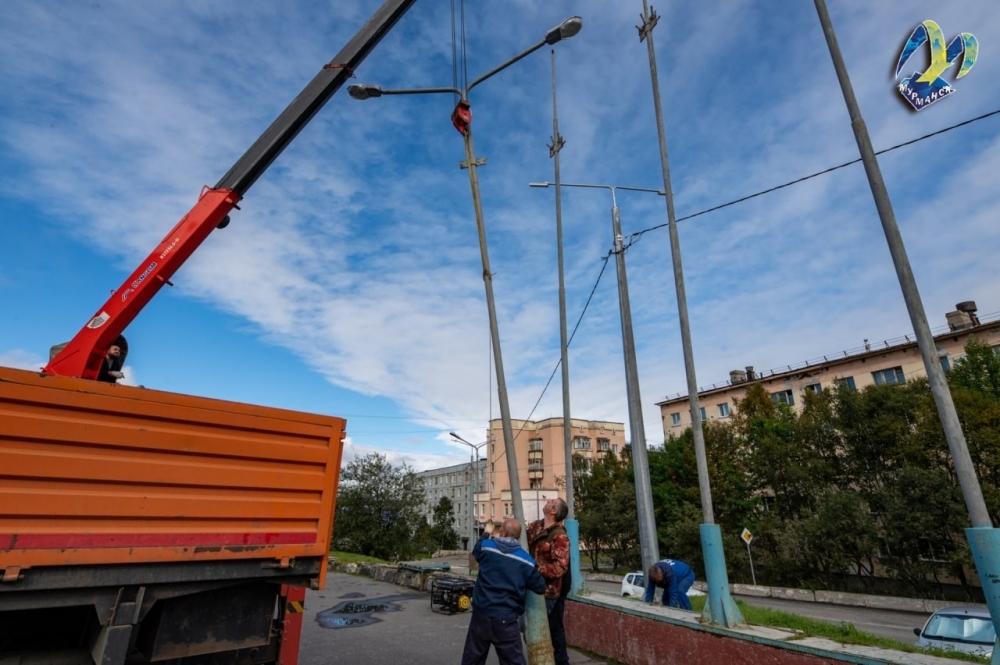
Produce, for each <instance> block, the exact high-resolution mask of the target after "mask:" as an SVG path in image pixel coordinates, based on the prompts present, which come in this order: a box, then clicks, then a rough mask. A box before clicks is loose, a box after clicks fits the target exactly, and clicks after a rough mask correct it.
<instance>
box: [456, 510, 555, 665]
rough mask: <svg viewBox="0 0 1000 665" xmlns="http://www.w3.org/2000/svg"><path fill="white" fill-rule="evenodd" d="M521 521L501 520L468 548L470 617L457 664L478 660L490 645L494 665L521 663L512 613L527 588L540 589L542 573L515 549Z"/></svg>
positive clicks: (519, 610)
mask: <svg viewBox="0 0 1000 665" xmlns="http://www.w3.org/2000/svg"><path fill="white" fill-rule="evenodd" d="M520 536H521V525H520V523H519V522H518V521H517V520H516V519H507V520H504V522H503V524H502V525H501V526H500V529H499V530H498V531H497V534H496V537H495V538H490V537H489V534H484V535H483V537H482V538H480V539H479V542H477V543H476V546H475V547H474V548H473V549H472V556H474V557H475V558H476V561H478V562H479V576H478V577H477V578H476V587H475V589H474V590H473V592H472V619H470V621H469V632H468V634H467V635H466V636H465V650H464V651H463V653H462V665H483V663H485V662H486V656H488V655H489V653H490V645H491V644H492V645H493V648H494V649H496V651H497V659H499V661H500V665H508V664H509V665H526V662H525V660H524V649H523V648H522V647H521V631H520V627H519V625H518V617H520V616H521V615H522V614H524V602H525V599H526V597H527V593H528V591H534V592H535V593H539V594H541V593H545V578H543V577H542V576H541V575H540V574H539V573H538V568H537V566H535V560H534V559H532V558H531V556H530V555H529V554H528V553H527V552H525V551H524V550H523V549H521V544H520V543H519V542H518V540H517V539H518V538H519V537H520Z"/></svg>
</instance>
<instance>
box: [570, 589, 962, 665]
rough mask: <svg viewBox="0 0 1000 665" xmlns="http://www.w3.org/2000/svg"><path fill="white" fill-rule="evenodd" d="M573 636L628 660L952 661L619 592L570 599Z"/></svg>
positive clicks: (684, 664) (710, 663)
mask: <svg viewBox="0 0 1000 665" xmlns="http://www.w3.org/2000/svg"><path fill="white" fill-rule="evenodd" d="M565 624H566V637H567V642H568V644H569V645H570V646H572V647H577V648H581V649H586V650H588V651H591V652H593V653H595V654H598V655H599V656H602V657H604V658H610V659H614V660H615V661H616V662H621V663H625V664H626V665H716V664H725V665H751V664H754V665H756V664H758V663H766V664H767V665H818V664H820V663H858V664H861V665H889V664H891V663H909V664H912V665H917V664H919V665H952V664H953V663H954V662H955V661H953V660H950V659H944V658H940V657H936V656H930V655H927V654H918V653H908V652H902V651H892V650H887V649H881V648H877V647H866V646H860V645H843V644H838V643H836V642H833V641H831V640H828V639H825V638H818V637H810V638H803V637H802V635H801V634H797V633H795V632H793V631H790V630H784V629H780V628H766V627H763V626H743V627H739V628H732V629H728V628H719V627H716V626H709V625H707V624H703V623H702V622H701V618H700V617H699V616H697V615H695V614H692V613H691V612H685V611H683V610H676V609H671V608H666V607H662V606H657V605H648V604H645V603H638V602H635V601H631V600H624V599H621V598H616V597H613V596H590V597H580V598H575V597H574V598H570V599H569V600H568V601H567V603H566V615H565Z"/></svg>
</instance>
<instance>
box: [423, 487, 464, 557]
mask: <svg viewBox="0 0 1000 665" xmlns="http://www.w3.org/2000/svg"><path fill="white" fill-rule="evenodd" d="M433 517H434V523H433V524H432V525H431V528H430V534H429V535H430V539H431V540H432V541H433V543H434V548H435V549H438V550H454V549H458V532H456V531H455V528H454V525H455V505H454V504H453V503H452V502H451V499H449V498H448V497H446V496H443V497H441V498H440V499H438V502H437V505H436V506H434V514H433Z"/></svg>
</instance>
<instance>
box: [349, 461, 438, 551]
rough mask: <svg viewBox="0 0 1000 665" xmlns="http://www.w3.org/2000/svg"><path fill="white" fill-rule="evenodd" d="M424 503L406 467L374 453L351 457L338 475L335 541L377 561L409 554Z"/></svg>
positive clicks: (412, 472) (414, 544)
mask: <svg viewBox="0 0 1000 665" xmlns="http://www.w3.org/2000/svg"><path fill="white" fill-rule="evenodd" d="M423 503H424V490H423V486H422V484H421V482H420V480H419V479H418V478H417V475H416V473H414V471H413V469H411V468H410V467H409V466H407V465H406V464H404V465H402V466H401V467H394V466H392V465H391V464H390V463H389V461H388V460H387V459H386V457H385V456H384V455H380V454H378V453H372V454H370V455H365V456H364V457H356V458H354V459H353V460H352V461H350V462H348V464H347V466H345V467H344V469H343V471H342V472H341V474H340V489H339V491H338V493H337V512H336V519H335V520H334V531H333V535H334V543H335V544H336V547H337V548H338V549H343V550H347V551H351V552H360V553H361V554H365V555H367V556H374V557H378V558H380V559H389V560H400V559H406V558H409V557H411V556H413V554H414V551H415V549H416V544H417V539H416V538H414V536H415V535H417V532H418V531H419V528H420V526H421V525H422V524H423V522H424V520H423V518H422V515H421V510H420V508H421V506H422V505H423Z"/></svg>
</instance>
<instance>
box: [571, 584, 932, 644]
mask: <svg viewBox="0 0 1000 665" xmlns="http://www.w3.org/2000/svg"><path fill="white" fill-rule="evenodd" d="M587 586H588V588H590V589H592V590H593V591H597V592H600V593H608V594H613V595H616V596H618V595H620V594H621V583H620V582H587ZM736 597H737V598H739V599H740V600H741V601H742V602H744V603H747V604H748V605H754V606H757V607H769V608H771V609H775V610H781V611H783V612H790V613H792V614H798V615H799V616H804V617H810V618H813V619H819V620H821V621H828V622H830V623H834V624H837V623H842V622H845V621H847V622H850V623H853V624H854V627H855V628H857V629H858V630H863V631H865V632H866V633H872V634H874V635H879V636H881V637H888V638H891V639H894V640H897V641H899V642H903V643H905V644H912V643H915V642H916V640H917V638H916V636H915V635H914V634H913V629H914V628H918V627H922V626H923V625H924V622H925V621H926V620H927V618H928V617H929V616H930V615H929V614H917V613H913V612H897V611H892V610H873V609H868V608H865V607H850V606H846V605H827V604H825V603H803V602H800V601H795V600H782V599H776V598H756V597H751V596H736Z"/></svg>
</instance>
